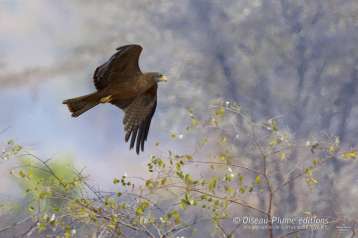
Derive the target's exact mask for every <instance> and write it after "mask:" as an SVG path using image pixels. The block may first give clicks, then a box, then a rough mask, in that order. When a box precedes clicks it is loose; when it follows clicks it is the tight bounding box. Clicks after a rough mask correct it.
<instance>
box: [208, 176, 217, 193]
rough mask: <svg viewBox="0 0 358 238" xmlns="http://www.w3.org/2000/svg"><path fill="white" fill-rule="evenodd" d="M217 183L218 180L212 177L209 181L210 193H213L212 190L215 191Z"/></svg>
mask: <svg viewBox="0 0 358 238" xmlns="http://www.w3.org/2000/svg"><path fill="white" fill-rule="evenodd" d="M217 182H218V178H217V177H216V176H214V177H212V178H211V179H210V180H209V183H208V189H209V191H210V192H214V190H215V189H216V186H217Z"/></svg>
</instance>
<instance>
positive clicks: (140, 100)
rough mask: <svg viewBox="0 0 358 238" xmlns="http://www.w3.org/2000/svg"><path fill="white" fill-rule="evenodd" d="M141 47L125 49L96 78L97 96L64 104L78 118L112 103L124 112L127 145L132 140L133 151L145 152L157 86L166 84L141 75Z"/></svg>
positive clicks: (160, 77)
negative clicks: (95, 108) (160, 83)
mask: <svg viewBox="0 0 358 238" xmlns="http://www.w3.org/2000/svg"><path fill="white" fill-rule="evenodd" d="M141 52H142V47H141V46H140V45H125V46H122V47H119V48H117V52H116V53H115V54H114V55H113V56H112V57H111V58H110V59H109V60H108V61H107V62H106V63H104V64H102V65H101V66H99V67H97V68H96V70H95V72H94V75H93V80H94V85H95V87H96V89H97V91H96V92H94V93H91V94H88V95H85V96H81V97H76V98H72V99H67V100H65V101H63V103H64V104H66V105H67V106H68V109H69V110H70V112H71V113H72V116H73V117H78V116H79V115H81V114H82V113H84V112H86V111H88V110H89V109H91V108H93V107H94V106H96V105H98V104H100V103H111V104H113V105H115V106H117V107H118V108H120V109H122V110H123V111H124V112H125V115H124V118H123V125H124V130H125V133H126V135H125V141H126V142H128V141H129V139H130V149H132V148H133V147H134V145H136V152H137V154H139V151H140V150H142V151H144V142H145V141H146V140H147V137H148V132H149V127H150V123H151V120H152V117H153V115H154V112H155V109H156V106H157V88H158V84H157V83H158V82H160V81H166V77H165V76H163V75H162V74H160V73H156V72H151V73H142V72H141V70H140V68H139V65H138V60H139V55H140V53H141Z"/></svg>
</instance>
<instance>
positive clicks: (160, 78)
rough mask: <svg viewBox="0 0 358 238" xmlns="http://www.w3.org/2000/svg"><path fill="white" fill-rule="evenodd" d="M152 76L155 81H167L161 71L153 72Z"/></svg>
mask: <svg viewBox="0 0 358 238" xmlns="http://www.w3.org/2000/svg"><path fill="white" fill-rule="evenodd" d="M152 77H153V78H154V80H155V81H156V82H157V83H159V82H166V81H168V78H167V77H166V76H165V75H163V74H161V73H153V75H152Z"/></svg>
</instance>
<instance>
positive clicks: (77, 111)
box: [63, 93, 99, 117]
mask: <svg viewBox="0 0 358 238" xmlns="http://www.w3.org/2000/svg"><path fill="white" fill-rule="evenodd" d="M63 104H66V105H67V107H68V110H70V112H71V113H72V116H73V117H78V116H79V115H81V114H82V113H84V112H86V111H88V110H89V109H91V108H93V107H94V106H96V105H98V104H99V99H98V97H97V95H96V94H95V93H93V94H89V95H85V96H81V97H77V98H71V99H67V100H65V101H63Z"/></svg>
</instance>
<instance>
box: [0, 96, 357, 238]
mask: <svg viewBox="0 0 358 238" xmlns="http://www.w3.org/2000/svg"><path fill="white" fill-rule="evenodd" d="M211 108H212V113H211V114H210V115H209V116H208V117H207V118H204V119H201V118H200V117H199V116H197V115H195V114H194V112H193V111H191V110H189V126H187V127H186V130H185V131H184V132H183V133H180V134H179V135H181V136H180V137H179V136H177V135H175V136H173V134H172V135H171V138H172V139H173V140H176V141H177V143H178V144H180V143H184V144H185V143H186V140H184V139H183V138H189V137H190V136H191V135H196V136H199V140H198V141H197V142H196V145H195V146H194V148H193V150H194V151H193V152H192V153H190V154H179V153H174V152H172V151H168V153H167V154H163V153H162V152H161V153H158V154H156V155H152V156H151V158H150V160H149V162H148V163H147V170H148V176H146V179H139V180H138V179H136V178H130V177H127V176H122V177H119V178H113V184H114V185H115V186H116V187H118V190H117V191H113V192H101V191H98V190H96V189H95V188H94V187H92V186H91V185H89V184H88V182H87V180H86V176H84V175H83V173H82V172H79V171H77V170H76V169H74V168H73V166H72V167H68V166H67V164H68V161H67V162H66V163H64V162H62V161H51V160H48V161H43V160H41V159H39V158H37V157H36V156H34V155H32V154H30V153H27V152H25V151H24V149H23V148H22V147H21V146H19V145H17V144H16V143H15V142H13V141H9V143H7V145H6V146H5V149H4V152H3V154H2V158H3V159H5V160H8V159H9V158H14V157H16V158H18V161H19V166H17V167H16V168H14V169H12V170H11V174H12V175H13V176H14V177H15V178H16V181H17V182H18V183H19V185H20V186H21V188H22V189H23V190H24V192H25V193H26V194H27V197H28V211H27V214H28V216H30V217H31V220H32V221H33V229H31V230H30V231H29V232H28V234H30V235H34V236H36V235H40V234H50V235H52V236H55V235H56V236H59V237H76V236H77V235H79V234H80V235H81V236H89V235H93V234H95V235H97V236H98V237H111V236H123V237H128V236H129V237H134V236H138V237H142V236H147V237H176V236H178V235H186V236H195V234H196V233H197V229H198V227H199V224H210V226H211V227H212V229H210V230H205V231H204V230H201V231H200V232H201V233H203V232H207V233H208V235H211V236H213V237H216V236H218V235H219V234H220V235H223V234H224V236H225V237H234V236H235V235H237V234H241V233H242V232H245V231H244V230H240V226H238V225H237V224H235V223H233V222H232V218H233V217H235V215H237V214H242V213H243V212H245V214H253V215H255V214H256V215H260V216H263V217H267V218H272V216H274V215H275V214H276V213H277V212H279V211H280V209H281V207H280V203H277V201H281V202H282V197H283V194H284V193H286V191H285V189H287V187H288V186H292V185H294V184H302V183H305V186H306V187H307V188H308V189H309V191H313V190H315V189H318V188H317V186H319V185H320V179H319V177H320V176H319V174H320V173H322V172H323V168H324V167H325V166H328V165H329V163H330V162H331V161H335V160H354V159H356V157H357V151H356V150H355V149H352V148H348V149H346V148H344V147H343V145H341V144H340V141H339V139H338V138H336V137H328V138H326V139H325V140H316V139H310V140H307V141H302V142H300V141H295V139H294V138H293V136H292V135H291V133H290V132H289V131H287V130H283V129H282V128H280V125H279V124H280V123H279V121H278V120H277V118H271V119H269V120H267V121H263V122H255V121H253V120H252V119H250V117H249V116H248V113H246V112H242V109H241V108H240V106H239V105H238V104H235V103H227V102H223V101H220V100H218V101H216V103H215V104H213V105H211ZM241 134H242V135H245V136H241ZM158 146H159V145H158ZM297 164H299V166H297ZM293 165H294V166H293ZM294 192H299V193H305V192H304V189H303V190H302V189H301V190H298V191H296V190H294ZM281 205H282V204H281ZM311 209H312V210H314V208H313V207H310V205H309V204H306V206H305V207H304V208H301V209H300V210H299V211H297V212H298V214H306V213H307V210H311ZM319 212H320V211H316V213H317V214H319ZM269 221H270V219H269ZM271 222H272V221H271ZM207 227H209V226H207ZM263 232H265V233H267V234H268V235H269V237H274V235H282V234H278V232H274V230H273V229H272V223H269V228H268V230H267V231H263ZM297 232H301V233H303V232H304V231H297ZM276 233H277V234H276Z"/></svg>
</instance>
